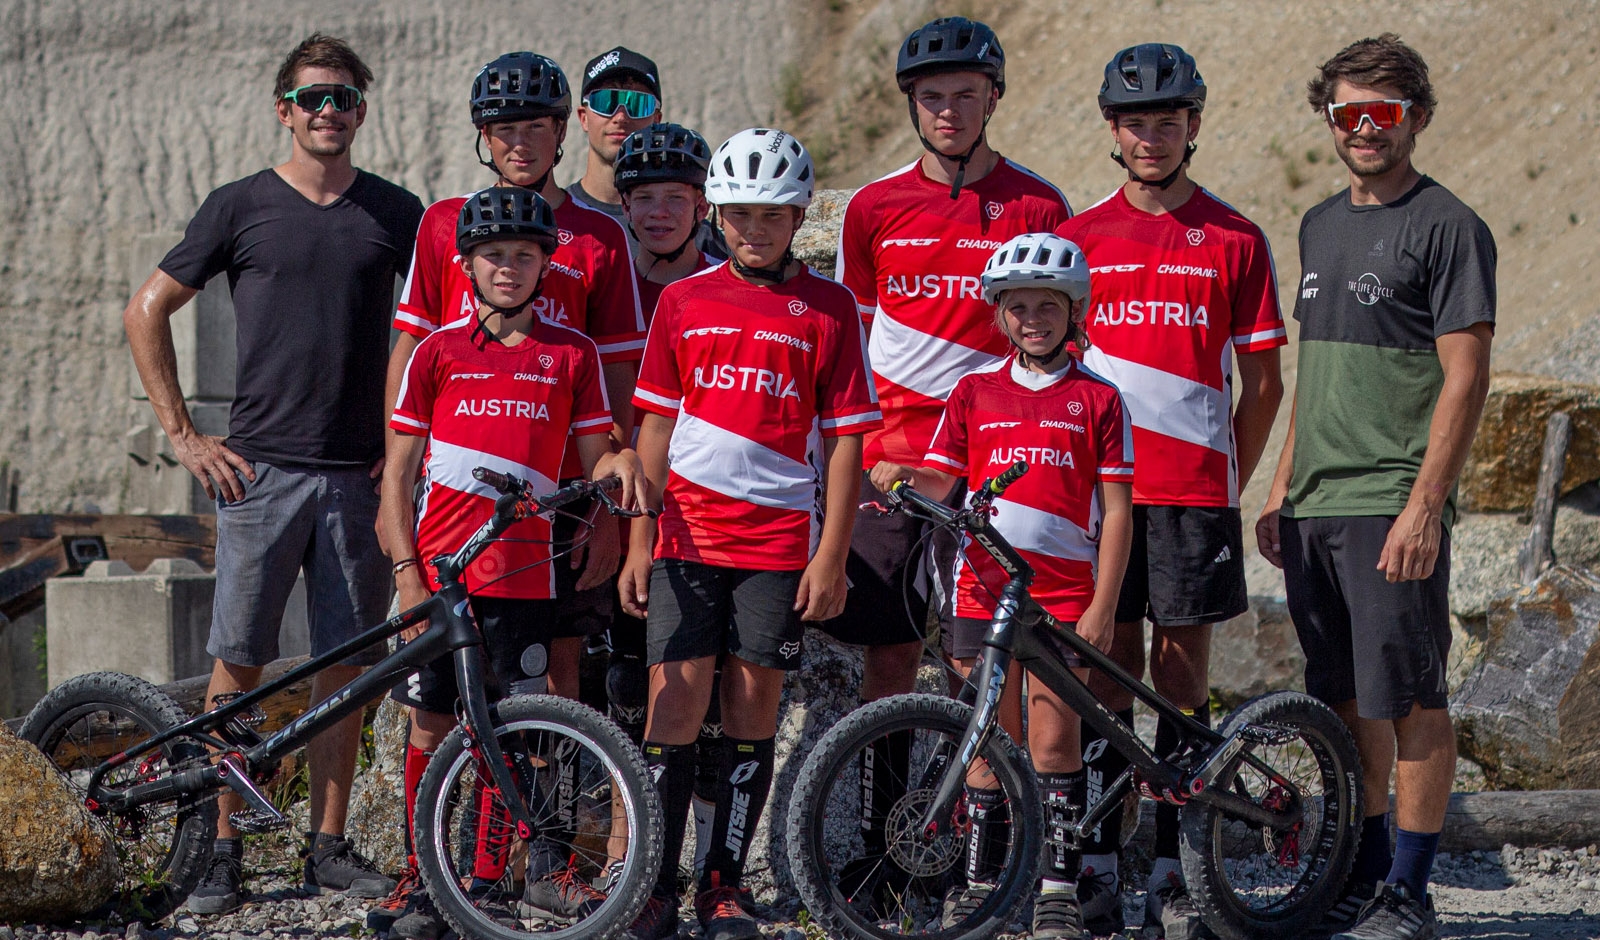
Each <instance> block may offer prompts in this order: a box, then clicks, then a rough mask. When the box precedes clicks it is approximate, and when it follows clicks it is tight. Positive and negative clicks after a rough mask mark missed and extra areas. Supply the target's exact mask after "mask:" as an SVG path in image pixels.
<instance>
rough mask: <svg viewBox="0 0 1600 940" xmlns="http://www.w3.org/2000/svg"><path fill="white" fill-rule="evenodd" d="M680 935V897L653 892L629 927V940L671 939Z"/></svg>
mask: <svg viewBox="0 0 1600 940" xmlns="http://www.w3.org/2000/svg"><path fill="white" fill-rule="evenodd" d="M677 935H678V899H677V898H676V897H672V896H669V895H665V894H655V893H652V894H651V895H650V897H649V898H647V899H646V900H645V902H644V910H642V911H640V912H639V916H638V917H635V918H634V919H633V926H631V927H629V928H628V940H669V938H671V937H676V936H677Z"/></svg>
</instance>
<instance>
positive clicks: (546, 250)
mask: <svg viewBox="0 0 1600 940" xmlns="http://www.w3.org/2000/svg"><path fill="white" fill-rule="evenodd" d="M556 231H557V229H556V222H555V216H554V213H553V212H552V211H551V209H550V206H549V204H547V203H546V202H545V201H544V200H543V199H542V198H541V197H540V196H539V195H538V194H536V193H534V192H533V191H532V190H527V189H521V188H513V187H500V188H494V189H488V190H484V191H483V192H480V193H476V194H474V195H472V196H470V197H468V198H467V200H466V202H465V203H464V204H463V206H462V208H461V212H460V216H459V219H458V222H457V226H456V248H457V250H458V251H459V252H460V253H461V256H462V260H461V265H462V268H463V270H464V271H465V272H466V274H467V276H468V277H469V278H471V280H472V284H473V287H474V289H475V290H476V292H477V298H478V311H477V315H476V316H474V317H473V318H472V319H471V320H469V321H464V322H462V323H458V324H456V325H454V326H450V327H446V328H444V329H441V330H437V331H435V332H433V333H430V334H429V335H428V336H427V338H425V339H424V340H423V341H422V342H421V343H420V344H418V346H417V350H416V352H415V353H414V354H413V355H412V357H411V361H410V363H409V365H408V366H407V368H406V375H405V380H404V383H403V384H402V385H401V388H400V395H399V401H398V402H397V403H396V406H395V411H394V417H393V419H392V420H391V424H390V426H391V427H392V428H393V429H394V431H395V432H396V433H395V434H393V435H391V436H390V440H389V447H388V462H387V464H386V465H385V467H384V477H383V500H382V522H383V525H384V527H385V530H386V531H385V535H386V538H387V544H388V545H389V546H390V548H391V550H393V551H394V553H395V555H396V556H397V557H398V558H399V559H400V560H398V561H397V562H396V563H395V566H394V572H395V587H396V589H397V591H398V592H399V595H400V607H401V609H407V608H410V607H412V606H414V605H416V604H419V603H421V602H422V601H423V600H425V599H426V598H427V596H428V594H429V592H430V591H431V590H432V589H433V588H434V586H435V585H436V583H437V582H436V580H435V574H434V572H433V571H432V570H431V562H430V560H431V559H432V558H434V557H435V556H438V555H441V554H445V553H447V552H450V551H453V550H454V549H456V548H457V547H459V546H460V545H461V543H462V542H463V541H464V540H465V539H466V537H467V536H468V535H470V534H471V533H472V532H473V531H474V530H475V529H476V528H477V527H478V526H479V525H481V524H482V523H483V521H484V519H485V518H487V517H488V515H489V514H490V513H491V512H493V508H494V499H495V496H496V495H497V494H496V493H495V492H494V491H493V490H492V489H490V488H489V487H487V486H485V485H484V484H481V483H479V482H477V481H476V480H475V479H474V478H473V476H472V470H473V468H475V467H479V466H487V467H489V468H490V469H493V470H497V471H500V472H502V473H510V474H512V475H515V476H517V477H521V478H523V479H525V480H527V481H528V482H530V483H531V484H533V488H534V492H535V493H536V494H537V493H540V492H550V491H553V490H554V489H555V488H556V479H557V477H558V476H559V475H560V468H561V462H562V457H563V452H564V450H565V448H566V445H567V441H568V439H569V437H568V436H569V434H570V435H571V440H573V441H574V442H575V445H576V447H577V451H578V456H579V458H580V460H581V462H582V465H583V468H584V470H585V471H586V472H587V473H589V474H590V475H591V477H593V478H594V479H599V478H600V477H602V476H617V477H619V478H621V481H622V488H621V490H620V493H619V501H620V502H622V504H623V505H624V506H634V505H638V504H640V503H641V502H642V501H643V497H644V495H645V492H644V477H643V468H642V467H641V466H640V464H639V459H638V456H637V455H636V454H635V453H634V452H633V451H631V450H623V451H622V452H621V453H617V454H613V453H611V452H610V444H609V441H608V438H607V434H608V433H609V432H610V430H611V412H610V409H609V407H608V404H607V401H606V394H605V383H604V382H603V380H602V377H601V369H600V356H599V353H598V352H597V351H596V349H595V345H594V343H593V341H591V340H590V339H589V338H588V337H586V336H584V335H583V334H582V333H580V332H578V331H577V330H573V329H569V328H567V327H563V326H559V325H557V324H555V323H552V322H550V321H548V320H545V319H543V318H541V317H538V316H536V315H535V314H534V312H533V301H534V299H535V298H537V297H538V296H539V288H540V286H541V284H542V281H543V279H544V276H545V274H546V272H547V271H548V270H549V267H550V255H551V254H552V253H553V252H554V251H555V248H556V242H557V238H556ZM424 468H425V469H426V473H425V475H424V477H423V479H424V482H425V487H426V488H425V492H424V494H423V495H422V497H421V499H420V500H419V501H418V503H417V505H416V507H414V506H413V503H412V500H411V490H412V484H413V482H414V481H415V480H417V478H418V475H419V473H418V472H419V470H423V469H424ZM550 538H551V534H550V524H549V522H548V521H547V520H545V519H543V518H539V517H535V518H531V519H527V520H524V521H522V522H519V523H517V524H516V525H514V526H513V527H512V528H511V529H510V530H509V531H508V532H507V535H506V538H505V539H503V540H501V541H499V542H497V543H496V544H494V545H492V546H490V548H489V549H488V550H487V551H485V552H484V553H483V554H482V555H481V556H480V557H479V558H478V559H477V560H476V561H474V562H473V564H472V566H471V567H470V568H468V569H467V575H466V577H467V586H468V590H469V591H470V592H471V594H472V610H473V616H474V618H475V619H476V620H477V623H478V625H479V628H480V629H481V630H482V632H483V636H484V643H485V653H486V655H487V657H488V660H489V666H490V670H491V673H492V675H493V677H494V678H495V679H496V680H497V682H496V684H497V685H498V689H497V690H496V691H498V692H499V693H501V694H504V692H505V691H506V686H507V684H508V683H512V682H514V681H515V680H516V679H519V678H521V677H522V676H523V672H522V668H521V662H522V660H523V652H524V650H525V649H526V648H528V647H529V646H530V645H534V644H542V645H545V646H547V647H548V649H549V659H550V661H551V662H552V663H554V662H561V663H563V664H564V665H565V666H567V667H568V668H569V669H571V670H574V671H575V670H576V668H577V660H578V656H579V653H580V651H581V646H582V639H581V638H579V637H571V636H562V637H559V638H557V637H553V636H551V635H548V634H547V633H545V632H541V631H542V630H543V629H544V628H547V627H549V626H550V625H553V624H555V622H556V613H557V611H556V608H555V605H556V603H557V602H556V601H555V600H553V599H552V598H554V597H555V593H556V585H555V572H554V571H553V569H552V565H551V564H550V560H551V558H550V554H551V553H550V545H549V542H550ZM423 629H424V627H423V626H417V627H413V628H411V629H410V630H408V631H406V633H404V634H402V638H403V639H410V638H412V637H414V636H416V635H417V634H419V633H421V632H422V630H423ZM394 698H395V699H396V700H397V701H400V702H402V703H404V704H407V705H410V706H412V708H413V712H412V723H411V736H410V741H409V746H408V747H407V749H406V793H405V798H406V818H407V824H408V826H409V824H410V821H411V818H412V814H413V812H414V807H415V801H416V788H417V784H418V782H419V781H420V779H421V776H422V772H423V770H424V769H425V768H426V766H427V761H428V757H429V755H430V754H431V752H432V751H433V750H434V749H435V748H436V747H437V746H438V745H439V743H440V742H441V741H443V739H444V736H445V735H446V734H447V733H448V732H449V731H450V729H451V728H452V727H454V725H455V723H456V719H455V717H454V714H453V712H454V707H453V706H454V702H455V700H456V698H457V690H456V684H455V671H454V667H453V665H452V663H451V660H450V658H449V657H448V656H446V657H441V658H440V659H438V660H435V661H434V662H433V663H431V664H429V665H428V666H427V667H425V668H423V669H421V670H419V671H418V672H416V673H415V674H413V675H412V676H411V677H410V679H409V680H408V681H407V682H405V683H403V684H401V685H399V686H397V687H396V688H395V692H394ZM490 838H492V836H491V837H490ZM505 869H506V858H505V851H504V850H501V851H499V852H496V851H494V850H493V849H485V850H483V851H480V853H479V858H478V860H477V863H476V864H475V866H474V875H475V876H477V877H478V878H482V879H484V880H485V881H486V882H488V883H490V884H493V883H495V882H499V881H500V880H501V879H502V878H503V876H504V875H505ZM603 900H604V895H601V894H599V893H598V892H596V891H595V890H594V889H593V888H590V887H589V885H588V883H587V882H586V881H585V880H583V879H581V878H578V877H576V875H575V873H574V872H572V871H571V870H570V869H569V868H568V854H567V853H566V852H563V851H561V850H560V848H559V847H557V846H554V845H543V844H536V845H533V846H530V850H529V859H528V871H527V879H526V888H525V890H524V893H523V896H522V904H523V906H524V908H526V909H531V911H530V916H545V917H549V918H552V919H557V920H562V921H570V920H572V919H575V918H579V917H582V916H584V915H586V914H587V913H588V912H589V911H590V910H592V909H593V908H594V907H596V906H598V904H599V902H600V901H603ZM442 930H443V922H442V921H441V920H440V918H439V916H438V914H437V912H436V910H435V909H434V906H433V904H432V901H431V899H429V898H428V896H427V893H426V892H425V891H424V890H422V889H420V888H418V889H415V890H413V891H412V892H411V893H410V895H409V898H408V903H407V906H406V908H405V912H404V913H403V914H402V915H401V916H400V917H399V919H397V920H396V921H395V922H394V923H393V925H392V926H391V927H390V933H391V934H392V935H395V936H400V937H405V938H408V940H433V938H435V937H437V936H439V935H440V933H441V932H442Z"/></svg>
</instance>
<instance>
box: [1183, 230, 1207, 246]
mask: <svg viewBox="0 0 1600 940" xmlns="http://www.w3.org/2000/svg"><path fill="white" fill-rule="evenodd" d="M1187 237H1188V239H1189V244H1191V245H1196V246H1198V245H1199V244H1200V243H1201V242H1203V241H1205V240H1206V231H1205V229H1200V228H1192V229H1190V230H1189V234H1188V236H1187Z"/></svg>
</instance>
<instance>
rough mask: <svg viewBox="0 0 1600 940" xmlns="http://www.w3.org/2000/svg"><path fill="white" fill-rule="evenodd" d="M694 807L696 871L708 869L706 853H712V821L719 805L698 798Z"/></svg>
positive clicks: (693, 804)
mask: <svg viewBox="0 0 1600 940" xmlns="http://www.w3.org/2000/svg"><path fill="white" fill-rule="evenodd" d="M691 805H692V806H693V807H694V870H695V871H697V872H698V871H700V870H701V869H703V868H705V867H706V853H707V852H709V851H711V821H712V819H713V818H715V817H716V815H717V804H715V803H713V802H711V801H710V800H702V799H700V798H699V797H698V796H697V797H695V798H694V801H693V803H692V804H691Z"/></svg>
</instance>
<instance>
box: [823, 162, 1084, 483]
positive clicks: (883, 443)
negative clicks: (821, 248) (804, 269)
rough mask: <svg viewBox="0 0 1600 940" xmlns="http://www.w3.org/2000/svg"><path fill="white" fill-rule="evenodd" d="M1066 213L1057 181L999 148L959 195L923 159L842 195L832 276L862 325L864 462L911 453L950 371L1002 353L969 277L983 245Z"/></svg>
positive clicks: (1039, 227)
mask: <svg viewBox="0 0 1600 940" xmlns="http://www.w3.org/2000/svg"><path fill="white" fill-rule="evenodd" d="M1071 215H1072V209H1071V208H1070V207H1069V206H1068V205H1067V200H1066V197H1064V196H1062V195H1061V191H1060V190H1058V189H1056V188H1055V187H1054V186H1052V185H1050V183H1048V182H1046V181H1045V180H1044V179H1043V178H1041V177H1039V176H1038V175H1036V174H1034V173H1032V172H1031V171H1029V170H1027V169H1025V168H1023V167H1021V166H1019V165H1017V164H1015V163H1012V162H1011V161H1009V160H1006V159H1005V158H1003V157H1002V158H1000V161H999V163H998V164H997V165H996V166H995V168H994V170H993V171H991V172H990V173H989V174H988V175H986V176H984V177H983V178H982V179H981V180H978V181H977V182H974V183H969V184H967V185H966V186H965V187H963V188H962V190H961V193H960V195H959V197H958V198H956V199H951V198H950V186H949V184H947V183H936V182H934V181H933V180H931V179H929V178H928V176H927V174H926V173H924V172H923V170H922V164H921V161H920V160H919V161H917V162H916V163H912V164H910V165H909V166H905V167H902V168H901V169H899V170H897V171H895V172H894V173H891V174H889V175H888V176H885V177H883V178H882V179H880V180H877V181H875V182H872V183H869V184H867V185H866V186H863V187H862V188H861V189H859V190H857V191H856V193H855V195H854V196H852V197H851V199H850V203H849V205H848V206H847V207H846V209H845V218H844V224H843V226H842V227H841V228H840V231H839V253H838V269H837V272H836V276H837V277H838V279H839V281H840V283H842V284H844V285H845V286H846V287H848V288H850V290H851V292H852V293H853V294H855V298H856V308H857V310H858V311H859V312H860V314H861V318H862V320H863V322H865V323H866V324H867V325H868V326H869V327H870V329H871V334H870V338H869V342H868V358H869V359H870V360H871V362H872V367H873V372H874V382H875V383H876V386H877V391H878V399H879V402H880V403H881V404H882V406H883V414H884V427H883V430H882V431H880V432H877V433H875V434H871V435H869V436H868V437H867V445H866V450H865V454H864V457H865V459H864V463H865V465H866V467H867V468H868V469H870V468H871V467H872V466H874V465H875V464H877V463H878V461H880V460H890V461H894V462H896V463H903V464H915V463H917V462H918V461H920V460H921V459H922V456H923V454H925V453H926V452H927V450H928V443H929V442H930V441H931V440H932V439H933V429H934V427H935V426H936V425H937V424H938V421H939V413H940V410H941V409H942V407H943V405H944V400H945V398H946V396H948V395H949V394H950V389H952V388H954V387H955V383H956V380H957V379H958V378H960V377H961V376H962V375H965V374H966V373H968V372H970V371H972V370H973V369H976V368H981V367H982V366H984V365H987V364H989V363H992V362H994V361H995V359H996V358H998V357H999V356H1001V355H1003V354H1004V353H1005V351H1006V349H1007V343H1006V341H1005V338H1004V337H1003V336H1001V335H1000V334H999V332H997V331H996V330H995V329H994V326H993V318H994V308H993V306H991V305H990V304H986V303H984V302H983V298H982V293H981V284H980V282H979V280H978V278H979V275H980V274H982V272H983V265H984V262H985V261H987V260H988V258H989V255H990V254H992V253H993V252H994V250H995V249H997V248H999V247H1000V246H1001V244H1003V243H1004V242H1005V241H1006V240H1007V239H1010V238H1012V237H1013V236H1016V235H1021V234H1024V233H1026V232H1048V231H1051V230H1052V229H1054V228H1055V227H1056V226H1057V225H1059V224H1061V223H1062V222H1063V221H1065V220H1066V219H1068V218H1070V217H1071Z"/></svg>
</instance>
